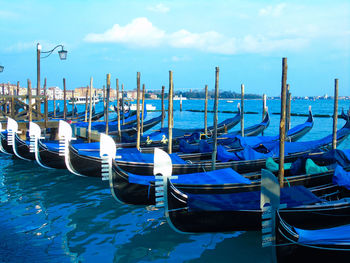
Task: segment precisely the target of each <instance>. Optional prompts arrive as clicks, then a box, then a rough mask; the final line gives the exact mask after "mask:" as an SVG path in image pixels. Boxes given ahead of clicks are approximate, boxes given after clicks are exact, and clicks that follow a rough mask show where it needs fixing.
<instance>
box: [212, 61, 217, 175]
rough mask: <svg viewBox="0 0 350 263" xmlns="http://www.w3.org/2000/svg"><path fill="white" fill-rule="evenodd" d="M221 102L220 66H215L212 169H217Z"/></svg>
mask: <svg viewBox="0 0 350 263" xmlns="http://www.w3.org/2000/svg"><path fill="white" fill-rule="evenodd" d="M218 104H219V67H216V68H215V101H214V121H213V123H214V134H213V153H212V156H211V169H212V170H213V171H214V170H216V154H217V151H218V141H217V135H218V108H219V107H218V106H219V105H218Z"/></svg>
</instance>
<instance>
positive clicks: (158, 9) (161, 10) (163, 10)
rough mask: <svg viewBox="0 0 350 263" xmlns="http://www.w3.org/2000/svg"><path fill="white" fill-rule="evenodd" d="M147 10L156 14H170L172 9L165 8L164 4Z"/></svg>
mask: <svg viewBox="0 0 350 263" xmlns="http://www.w3.org/2000/svg"><path fill="white" fill-rule="evenodd" d="M147 10H149V11H152V12H156V13H164V14H165V13H168V12H169V11H170V8H169V7H167V6H165V5H164V4H162V3H159V4H157V5H154V6H149V7H147Z"/></svg>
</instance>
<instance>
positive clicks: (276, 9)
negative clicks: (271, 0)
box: [259, 3, 286, 17]
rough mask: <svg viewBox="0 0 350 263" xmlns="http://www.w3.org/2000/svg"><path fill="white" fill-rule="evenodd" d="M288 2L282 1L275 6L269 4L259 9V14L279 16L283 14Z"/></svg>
mask: <svg viewBox="0 0 350 263" xmlns="http://www.w3.org/2000/svg"><path fill="white" fill-rule="evenodd" d="M285 7H286V4H285V3H281V4H278V5H275V6H271V5H269V6H267V7H265V8H261V9H260V10H259V15H260V16H273V17H278V16H281V15H282V13H283V10H284V9H285Z"/></svg>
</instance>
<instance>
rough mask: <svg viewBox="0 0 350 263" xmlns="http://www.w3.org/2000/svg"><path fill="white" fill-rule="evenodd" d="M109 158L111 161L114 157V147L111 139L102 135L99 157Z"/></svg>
mask: <svg viewBox="0 0 350 263" xmlns="http://www.w3.org/2000/svg"><path fill="white" fill-rule="evenodd" d="M104 156H109V157H110V158H112V159H115V157H116V146H115V142H114V140H113V138H112V137H111V136H108V135H106V134H104V133H101V134H100V157H101V158H103V157H104Z"/></svg>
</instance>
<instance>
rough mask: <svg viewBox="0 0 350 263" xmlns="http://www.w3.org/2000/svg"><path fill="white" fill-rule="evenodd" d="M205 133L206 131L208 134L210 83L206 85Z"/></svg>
mask: <svg viewBox="0 0 350 263" xmlns="http://www.w3.org/2000/svg"><path fill="white" fill-rule="evenodd" d="M204 133H205V135H207V134H208V85H205V101H204Z"/></svg>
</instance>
